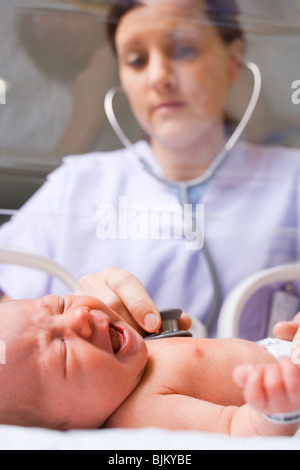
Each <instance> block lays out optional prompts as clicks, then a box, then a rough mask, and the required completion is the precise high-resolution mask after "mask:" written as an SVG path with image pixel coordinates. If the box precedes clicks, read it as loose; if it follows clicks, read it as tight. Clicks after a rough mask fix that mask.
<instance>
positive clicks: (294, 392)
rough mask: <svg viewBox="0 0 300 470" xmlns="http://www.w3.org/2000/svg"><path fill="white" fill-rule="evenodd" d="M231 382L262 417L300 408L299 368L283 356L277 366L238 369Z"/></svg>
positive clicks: (241, 367)
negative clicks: (233, 382) (233, 381)
mask: <svg viewBox="0 0 300 470" xmlns="http://www.w3.org/2000/svg"><path fill="white" fill-rule="evenodd" d="M234 380H235V382H236V383H237V385H239V386H240V387H241V388H243V389H244V397H245V400H246V402H247V403H249V405H251V406H252V407H253V408H254V409H255V410H256V411H258V412H259V413H261V414H264V415H271V414H276V413H287V412H291V411H296V410H299V409H300V366H298V365H296V364H293V362H292V361H291V360H290V359H289V358H287V357H284V358H282V359H281V361H280V363H275V364H265V365H258V366H240V367H237V368H236V369H235V371H234Z"/></svg>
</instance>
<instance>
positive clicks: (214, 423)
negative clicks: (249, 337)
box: [109, 358, 300, 437]
mask: <svg viewBox="0 0 300 470" xmlns="http://www.w3.org/2000/svg"><path fill="white" fill-rule="evenodd" d="M234 375H235V377H234V378H235V380H236V382H237V383H238V385H239V386H241V387H242V388H243V389H244V392H245V398H246V400H247V404H246V405H243V406H241V407H236V406H221V405H217V404H214V403H210V402H206V401H203V400H199V399H197V398H193V397H190V396H186V395H180V394H176V393H172V391H171V390H163V389H162V390H160V391H159V392H154V390H153V389H151V388H150V389H147V391H146V392H145V393H143V394H142V396H140V397H139V398H138V399H136V393H133V395H132V396H131V397H130V398H129V399H128V401H127V402H126V406H125V407H124V406H123V407H121V409H119V410H118V413H117V416H116V418H117V420H116V421H115V418H114V417H113V418H112V419H111V420H110V422H109V427H123V426H124V427H133V428H139V427H149V426H151V427H163V428H166V429H172V430H197V431H202V432H212V433H223V434H228V435H231V436H235V437H245V436H290V435H293V434H295V433H296V432H297V430H298V427H299V424H288V425H282V424H276V423H273V422H271V421H269V420H268V419H267V418H266V416H265V415H270V414H273V413H282V412H288V411H294V410H297V409H299V408H300V393H299V390H300V368H299V367H298V366H295V365H294V364H292V362H291V361H290V360H289V359H288V358H284V359H282V362H281V363H280V364H277V363H272V364H267V365H263V366H251V367H248V366H246V367H244V366H241V367H239V368H237V370H236V371H235V374H234Z"/></svg>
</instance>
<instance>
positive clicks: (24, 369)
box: [0, 295, 147, 430]
mask: <svg viewBox="0 0 300 470" xmlns="http://www.w3.org/2000/svg"><path fill="white" fill-rule="evenodd" d="M0 341H1V343H2V344H4V345H5V358H6V360H5V362H6V363H5V364H2V365H0V423H2V424H13V425H21V426H39V427H47V428H54V429H62V430H66V429H72V428H73V429H76V428H97V427H100V426H102V425H103V424H104V423H105V421H106V420H107V418H108V417H109V416H110V415H111V414H112V413H113V412H114V411H115V410H116V409H117V408H118V407H119V406H120V405H121V403H122V402H123V401H124V400H125V399H126V398H127V397H128V396H129V395H130V393H131V392H132V391H133V390H134V388H135V387H136V385H137V384H138V382H139V380H140V379H141V376H142V373H143V371H144V368H145V365H146V362H147V349H146V346H145V342H144V340H143V339H142V337H141V336H140V335H139V334H138V333H137V332H136V331H135V330H133V329H132V328H131V327H129V326H128V324H127V323H126V322H125V321H124V320H123V319H122V318H121V317H120V316H119V315H118V314H117V313H115V312H114V311H112V310H111V309H110V308H108V307H107V306H106V305H105V304H103V303H102V302H101V301H100V300H98V299H95V298H93V297H79V296H71V295H70V296H66V297H64V298H62V297H58V296H47V297H44V298H42V299H39V300H24V301H23V300H21V301H12V302H7V303H2V304H0Z"/></svg>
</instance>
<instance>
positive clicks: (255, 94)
mask: <svg viewBox="0 0 300 470" xmlns="http://www.w3.org/2000/svg"><path fill="white" fill-rule="evenodd" d="M243 67H245V68H246V69H248V70H250V71H251V72H252V75H253V78H254V85H253V91H252V95H251V98H250V101H249V104H248V106H247V108H246V111H245V113H244V115H243V117H242V119H241V121H240V123H239V124H238V125H237V127H236V129H235V130H234V132H233V133H232V135H231V137H230V138H229V139H228V141H227V142H226V144H225V146H224V147H223V149H222V150H221V151H220V153H219V154H218V155H217V157H216V158H215V159H214V161H213V162H212V163H211V165H210V166H209V168H208V169H207V170H206V171H205V172H204V173H203V174H202V175H201V176H200V177H198V178H195V179H193V180H190V181H187V182H183V181H182V182H174V181H171V180H169V179H167V178H164V177H163V176H161V175H159V174H157V173H156V172H155V171H154V170H153V169H152V168H151V167H150V165H149V164H148V163H147V162H146V161H145V160H144V159H143V157H142V156H141V155H139V153H138V152H137V150H136V148H135V146H134V144H133V143H132V142H131V141H130V139H128V137H127V136H126V135H125V133H124V132H123V130H122V128H121V126H120V125H119V123H118V121H117V119H116V116H115V113H114V108H113V99H114V97H115V96H116V94H118V93H122V92H123V89H122V87H121V86H118V87H114V88H111V89H110V90H109V91H108V92H107V94H106V96H105V100H104V109H105V113H106V116H107V119H108V121H109V122H110V125H111V126H112V128H113V130H114V131H115V133H116V135H117V136H118V138H119V139H120V141H121V142H122V144H123V145H124V147H125V148H126V149H128V150H130V151H131V152H132V153H133V154H134V155H135V156H136V157H137V159H138V160H139V161H140V163H141V164H142V165H143V167H144V169H145V170H146V171H147V172H148V173H149V174H151V175H152V176H153V177H154V178H155V179H157V180H158V181H160V182H162V183H163V184H166V185H169V186H170V187H173V188H177V189H179V190H180V192H181V195H182V196H181V197H182V204H183V206H184V205H185V204H190V201H189V194H188V190H189V188H192V187H194V186H197V185H200V184H202V183H205V182H206V181H208V180H209V179H211V178H212V177H213V175H214V174H215V172H216V171H217V169H218V168H219V167H220V166H221V164H222V163H223V162H224V161H225V158H226V157H227V156H228V154H229V152H230V151H231V150H232V149H233V147H234V146H235V144H236V143H237V141H238V140H239V138H240V137H241V135H242V133H243V132H244V130H245V128H246V126H247V124H248V123H249V121H250V119H251V117H252V115H253V112H254V110H255V108H256V105H257V102H258V99H259V96H260V93H261V88H262V76H261V72H260V69H259V67H258V66H257V65H256V64H255V63H254V62H246V63H245V64H243ZM198 230H199V228H198V227H196V231H198ZM202 249H203V252H204V255H205V258H206V260H207V263H208V267H209V270H210V273H211V278H212V282H213V288H214V296H213V302H212V307H211V310H210V313H209V315H208V317H207V320H206V325H205V326H206V327H207V329H208V330H210V329H211V328H212V327H213V326H214V323H215V321H216V319H217V317H218V315H219V313H220V310H221V307H222V295H221V289H220V285H219V281H218V274H217V270H216V267H215V263H214V261H213V258H212V256H211V254H210V251H209V248H208V245H207V243H206V242H205V243H204V245H203V248H202Z"/></svg>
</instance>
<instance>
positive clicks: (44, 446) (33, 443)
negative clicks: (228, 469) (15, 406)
mask: <svg viewBox="0 0 300 470" xmlns="http://www.w3.org/2000/svg"><path fill="white" fill-rule="evenodd" d="M299 449H300V435H299V434H298V436H297V437H293V438H262V437H258V438H245V439H244V438H243V439H232V438H229V437H227V436H223V435H215V434H203V433H199V432H189V431H176V432H174V431H164V430H162V429H153V428H149V429H139V430H124V429H113V430H94V431H70V432H65V433H63V432H58V431H49V430H44V429H26V428H22V427H13V426H0V450H176V451H178V450H299Z"/></svg>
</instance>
